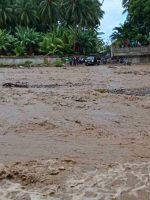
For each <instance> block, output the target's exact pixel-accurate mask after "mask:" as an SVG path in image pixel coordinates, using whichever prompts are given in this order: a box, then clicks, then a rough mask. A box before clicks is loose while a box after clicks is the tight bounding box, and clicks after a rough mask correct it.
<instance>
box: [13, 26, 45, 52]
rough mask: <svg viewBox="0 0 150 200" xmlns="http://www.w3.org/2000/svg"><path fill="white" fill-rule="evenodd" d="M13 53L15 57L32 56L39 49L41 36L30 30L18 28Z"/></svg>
mask: <svg viewBox="0 0 150 200" xmlns="http://www.w3.org/2000/svg"><path fill="white" fill-rule="evenodd" d="M15 37H16V42H15V53H16V54H17V55H24V54H25V53H27V54H28V55H32V53H33V52H35V51H36V50H37V49H38V47H39V42H40V41H41V34H40V33H38V32H36V31H35V30H34V29H32V28H28V27H26V28H25V27H18V28H16V32H15Z"/></svg>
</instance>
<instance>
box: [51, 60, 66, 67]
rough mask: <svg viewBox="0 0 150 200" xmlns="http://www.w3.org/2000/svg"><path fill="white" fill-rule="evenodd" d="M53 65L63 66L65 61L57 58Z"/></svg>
mask: <svg viewBox="0 0 150 200" xmlns="http://www.w3.org/2000/svg"><path fill="white" fill-rule="evenodd" d="M53 65H54V66H55V67H63V65H64V63H63V62H62V61H61V59H56V60H55V61H54V62H53Z"/></svg>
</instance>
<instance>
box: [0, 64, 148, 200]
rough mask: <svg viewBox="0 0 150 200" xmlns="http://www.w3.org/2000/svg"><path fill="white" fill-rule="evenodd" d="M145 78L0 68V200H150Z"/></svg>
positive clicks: (133, 73) (106, 71)
mask: <svg viewBox="0 0 150 200" xmlns="http://www.w3.org/2000/svg"><path fill="white" fill-rule="evenodd" d="M149 73H150V65H137V66H136V65H134V66H112V67H110V66H96V67H95V66H92V67H82V66H81V67H76V68H75V67H71V68H69V67H67V68H59V69H58V68H30V69H22V68H21V69H19V68H18V69H11V68H0V90H1V93H0V163H2V164H1V166H0V178H1V181H0V200H12V199H15V200H19V199H24V200H34V199H40V200H42V199H44V200H46V199H49V200H51V199H65V200H66V199H69V200H91V199H92V200H99V199H102V200H103V199H106V200H107V199H108V200H109V199H118V200H119V199H121V200H123V199H129V200H130V199H132V200H134V199H139V200H142V199H143V200H149V199H150V189H149V188H150V181H149V180H150V171H149V170H150V164H149V162H150V123H149V122H150V76H149ZM5 83H27V84H28V85H29V86H30V87H27V88H19V87H3V86H2V85H3V84H5ZM108 91H109V92H108ZM55 159H56V160H57V162H58V163H59V164H56V165H55V164H51V163H53V161H54V160H55ZM32 160H36V161H35V163H32V162H31V161H32ZM48 160H49V162H48ZM46 161H47V162H46ZM14 162H17V163H16V164H15V165H14V164H13V163H14ZM45 162H46V163H48V164H45ZM54 163H55V162H54ZM51 165H52V166H51ZM29 166H32V167H31V168H30V167H29ZM63 166H64V168H65V170H58V169H59V167H60V169H61V168H62V167H63ZM51 167H52V170H54V169H55V168H56V169H55V170H56V171H57V170H58V173H56V175H50V176H49V175H48V174H49V170H50V168H51ZM53 168H54V169H53ZM62 169H63V168H62ZM32 170H33V171H32ZM29 172H30V173H29ZM43 172H45V173H43ZM10 177H11V180H10V179H9V180H8V178H10ZM131 177H132V178H131ZM35 180H37V181H35ZM32 181H33V183H32ZM34 181H35V182H34ZM22 195H24V197H23V196H22Z"/></svg>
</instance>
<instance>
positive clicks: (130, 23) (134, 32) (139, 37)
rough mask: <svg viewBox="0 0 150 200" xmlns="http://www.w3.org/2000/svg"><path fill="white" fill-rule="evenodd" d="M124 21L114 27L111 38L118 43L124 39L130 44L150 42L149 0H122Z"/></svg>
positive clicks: (146, 43)
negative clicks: (124, 14) (125, 15)
mask: <svg viewBox="0 0 150 200" xmlns="http://www.w3.org/2000/svg"><path fill="white" fill-rule="evenodd" d="M122 5H123V8H124V13H127V18H126V20H125V22H124V23H123V24H122V25H120V26H118V27H115V28H114V32H113V34H112V35H111V39H112V41H113V42H114V41H115V42H117V43H118V44H122V43H123V42H124V41H127V40H128V42H129V43H130V44H129V45H131V46H136V45H138V44H139V45H148V44H150V0H142V1H141V0H123V2H122Z"/></svg>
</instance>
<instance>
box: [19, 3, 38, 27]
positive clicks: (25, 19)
mask: <svg viewBox="0 0 150 200" xmlns="http://www.w3.org/2000/svg"><path fill="white" fill-rule="evenodd" d="M15 15H16V21H17V24H19V25H21V26H35V25H36V21H37V18H38V17H37V11H36V5H35V3H34V1H33V0H28V1H27V0H16V4H15Z"/></svg>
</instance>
